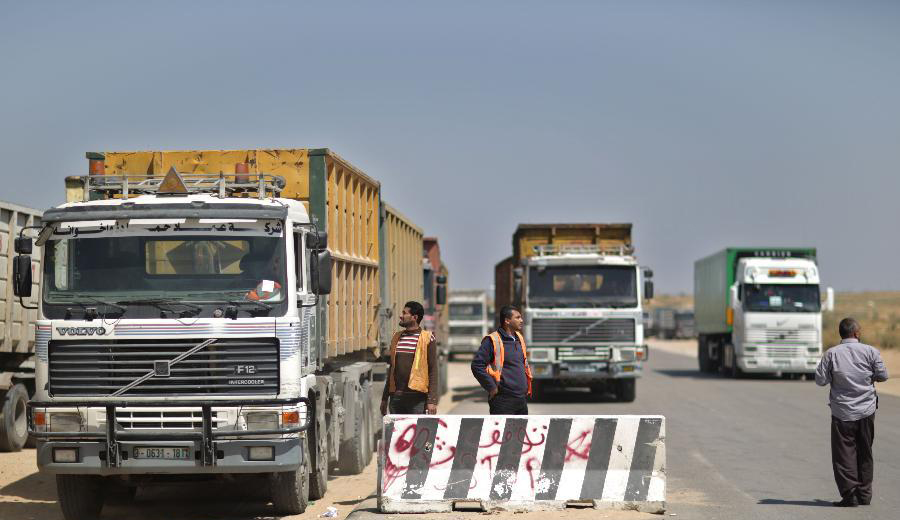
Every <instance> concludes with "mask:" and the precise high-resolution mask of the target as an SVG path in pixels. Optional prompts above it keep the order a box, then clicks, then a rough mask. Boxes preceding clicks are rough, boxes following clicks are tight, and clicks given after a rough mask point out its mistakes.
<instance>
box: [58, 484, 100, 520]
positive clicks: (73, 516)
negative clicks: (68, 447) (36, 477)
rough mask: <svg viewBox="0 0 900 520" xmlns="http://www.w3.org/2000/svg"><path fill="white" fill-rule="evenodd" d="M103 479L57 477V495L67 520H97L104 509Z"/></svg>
mask: <svg viewBox="0 0 900 520" xmlns="http://www.w3.org/2000/svg"><path fill="white" fill-rule="evenodd" d="M102 483H103V481H102V477H99V476H96V475H57V476H56V493H57V495H58V497H59V507H60V509H62V514H63V518H65V519H66V520H96V519H97V518H100V511H101V510H102V509H103V485H102Z"/></svg>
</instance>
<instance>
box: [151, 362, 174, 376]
mask: <svg viewBox="0 0 900 520" xmlns="http://www.w3.org/2000/svg"><path fill="white" fill-rule="evenodd" d="M153 375H155V376H156V377H169V375H171V374H170V365H169V362H168V361H165V360H163V361H154V362H153Z"/></svg>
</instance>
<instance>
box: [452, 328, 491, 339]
mask: <svg viewBox="0 0 900 520" xmlns="http://www.w3.org/2000/svg"><path fill="white" fill-rule="evenodd" d="M450 335H451V336H473V337H476V336H477V337H478V338H479V339H481V337H482V336H483V335H484V330H483V329H482V328H481V327H479V326H478V325H473V326H469V325H451V326H450Z"/></svg>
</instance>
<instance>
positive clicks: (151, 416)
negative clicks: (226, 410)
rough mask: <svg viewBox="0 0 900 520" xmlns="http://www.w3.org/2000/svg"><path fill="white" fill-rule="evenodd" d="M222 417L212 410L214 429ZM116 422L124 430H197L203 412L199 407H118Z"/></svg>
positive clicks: (201, 423)
mask: <svg viewBox="0 0 900 520" xmlns="http://www.w3.org/2000/svg"><path fill="white" fill-rule="evenodd" d="M220 422H224V419H219V417H218V412H216V411H215V410H213V411H212V427H213V429H214V430H215V429H216V428H218V427H219V423H220ZM116 424H117V425H119V426H120V427H121V428H122V429H125V430H199V429H200V428H203V412H201V411H200V409H199V408H185V409H183V410H179V411H172V410H165V411H162V410H157V409H153V408H118V409H116Z"/></svg>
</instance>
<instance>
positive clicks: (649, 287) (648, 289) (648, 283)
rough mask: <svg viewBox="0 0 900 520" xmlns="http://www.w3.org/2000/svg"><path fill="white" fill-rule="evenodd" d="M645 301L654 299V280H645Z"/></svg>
mask: <svg viewBox="0 0 900 520" xmlns="http://www.w3.org/2000/svg"><path fill="white" fill-rule="evenodd" d="M644 299H645V300H652V299H653V281H652V280H644Z"/></svg>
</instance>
